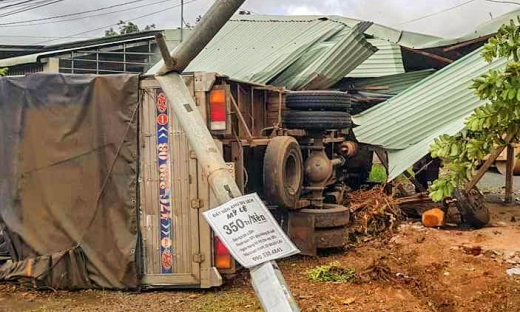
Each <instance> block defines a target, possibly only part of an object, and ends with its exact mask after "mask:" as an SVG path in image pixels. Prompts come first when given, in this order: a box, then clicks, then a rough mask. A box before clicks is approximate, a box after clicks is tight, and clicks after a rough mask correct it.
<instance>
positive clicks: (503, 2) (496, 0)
mask: <svg viewBox="0 0 520 312" xmlns="http://www.w3.org/2000/svg"><path fill="white" fill-rule="evenodd" d="M484 1H487V2H493V3H502V4H516V5H520V3H518V2H513V1H502V0H484Z"/></svg>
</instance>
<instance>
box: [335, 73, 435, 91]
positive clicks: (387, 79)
mask: <svg viewBox="0 0 520 312" xmlns="http://www.w3.org/2000/svg"><path fill="white" fill-rule="evenodd" d="M434 72H435V70H434V69H425V70H418V71H413V72H408V73H402V74H396V75H388V76H383V77H376V78H354V79H347V80H346V81H345V82H343V83H342V85H348V86H345V87H344V88H345V89H346V90H358V91H364V90H366V91H369V92H371V93H379V94H389V95H397V94H399V93H401V92H403V91H404V90H406V89H408V88H409V87H411V86H413V85H415V84H416V83H417V82H419V81H421V80H423V79H424V78H426V77H428V76H430V75H431V74H433V73H434ZM340 88H341V87H340ZM379 88H380V89H379ZM341 89H343V88H341Z"/></svg>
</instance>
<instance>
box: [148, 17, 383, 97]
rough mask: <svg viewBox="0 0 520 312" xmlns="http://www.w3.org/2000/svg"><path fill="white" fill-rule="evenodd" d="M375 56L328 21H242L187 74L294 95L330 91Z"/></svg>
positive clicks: (359, 38)
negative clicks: (272, 87) (200, 73)
mask: <svg viewBox="0 0 520 312" xmlns="http://www.w3.org/2000/svg"><path fill="white" fill-rule="evenodd" d="M375 51H377V49H376V48H375V47H373V46H372V45H370V44H369V43H368V42H367V41H366V40H365V39H364V35H363V34H362V33H361V32H359V31H357V30H355V28H351V27H349V26H347V25H345V24H344V23H341V22H338V21H334V20H330V19H328V18H307V19H303V18H296V19H294V20H293V19H292V18H291V17H286V16H283V17H273V18H266V16H260V17H257V16H254V17H239V18H235V19H232V20H230V21H229V22H227V23H226V25H225V26H224V27H223V28H222V29H221V31H220V32H219V33H218V34H217V35H216V36H215V37H214V38H213V40H211V42H210V43H209V44H208V46H206V48H205V49H204V50H203V51H202V52H201V53H200V54H199V55H198V56H197V58H195V60H193V62H191V64H190V65H189V66H188V68H186V71H190V72H195V71H206V72H217V73H219V74H224V75H228V76H230V77H233V78H236V79H240V80H244V81H250V82H255V83H262V84H267V83H270V84H273V85H280V86H286V87H288V88H289V89H294V90H298V89H303V88H305V87H306V86H309V85H312V88H314V89H317V88H327V87H329V86H331V85H333V84H334V83H336V82H337V81H339V80H340V79H341V78H343V77H344V76H345V75H346V74H348V73H349V72H350V71H351V70H353V69H354V68H356V67H357V66H358V65H360V64H361V63H362V62H363V61H365V60H366V59H367V58H368V57H370V56H371V55H372V54H373V53H374V52H375ZM161 65H162V64H156V65H155V66H154V67H153V68H152V69H151V70H150V71H149V72H148V74H154V73H155V72H156V71H157V70H158V68H160V66H161Z"/></svg>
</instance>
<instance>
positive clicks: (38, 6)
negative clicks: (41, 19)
mask: <svg viewBox="0 0 520 312" xmlns="http://www.w3.org/2000/svg"><path fill="white" fill-rule="evenodd" d="M63 1H65V0H54V1H50V2H45V3H42V4H39V5H34V6H32V7H28V8H23V9H19V10H13V11H9V12H7V13H4V14H0V17H6V16H11V15H15V14H18V13H23V12H27V11H31V10H34V9H37V8H41V7H44V6H48V5H52V4H55V3H58V2H63Z"/></svg>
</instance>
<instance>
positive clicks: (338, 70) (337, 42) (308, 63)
mask: <svg viewBox="0 0 520 312" xmlns="http://www.w3.org/2000/svg"><path fill="white" fill-rule="evenodd" d="M374 52H376V48H375V47H373V46H372V45H370V44H369V43H368V42H367V41H366V40H365V38H364V36H363V34H362V33H359V32H356V31H353V30H352V28H344V29H343V30H341V32H339V33H338V34H337V35H335V36H334V37H333V38H332V39H331V40H327V41H323V42H319V43H316V44H314V45H313V46H312V47H310V48H309V49H308V50H307V51H306V52H305V53H304V54H303V55H302V56H301V57H300V58H299V59H298V60H297V61H296V62H295V63H293V64H292V65H291V66H289V67H288V68H287V69H285V70H284V71H283V72H282V73H281V74H280V75H278V76H277V77H276V79H275V80H273V81H272V82H271V84H273V85H275V86H285V87H287V88H288V89H292V90H300V89H304V88H307V89H327V88H329V87H331V86H332V85H334V84H335V83H336V82H338V81H339V80H341V79H342V78H343V77H344V74H345V73H348V72H350V71H351V70H353V69H355V68H356V67H358V66H359V65H360V64H361V63H363V61H365V60H366V59H367V57H369V56H370V55H372V54H373V53H374Z"/></svg>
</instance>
